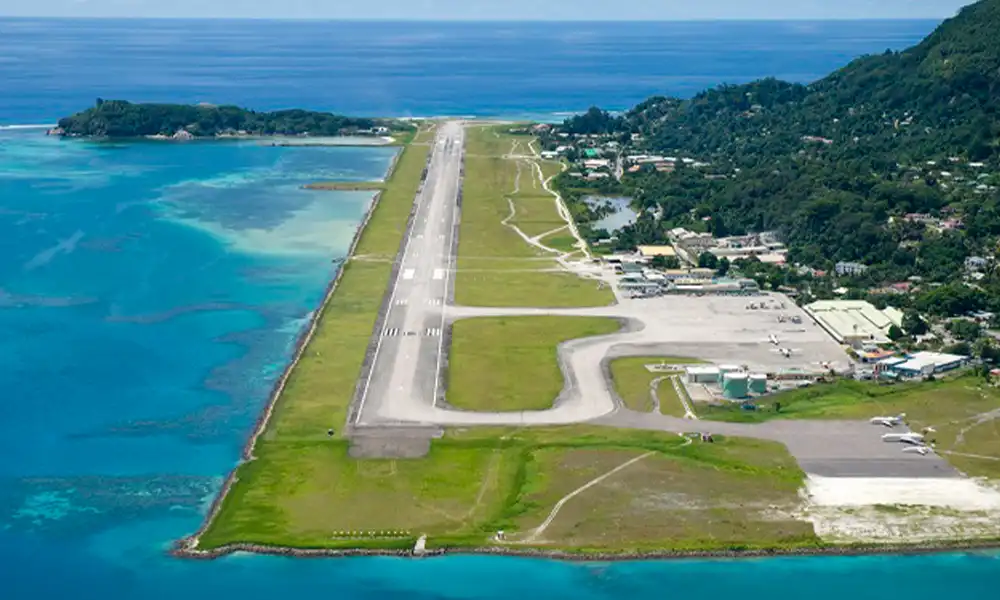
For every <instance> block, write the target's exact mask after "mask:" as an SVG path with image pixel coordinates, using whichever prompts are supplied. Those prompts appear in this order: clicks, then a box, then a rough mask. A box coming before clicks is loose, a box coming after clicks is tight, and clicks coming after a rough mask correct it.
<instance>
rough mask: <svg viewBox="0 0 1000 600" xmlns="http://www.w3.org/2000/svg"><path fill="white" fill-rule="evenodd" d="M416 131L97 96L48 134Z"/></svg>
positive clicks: (373, 121)
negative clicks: (90, 103)
mask: <svg viewBox="0 0 1000 600" xmlns="http://www.w3.org/2000/svg"><path fill="white" fill-rule="evenodd" d="M413 129H414V126H413V125H412V124H410V123H406V122H404V121H400V120H397V119H383V118H365V117H346V116H343V115H335V114H332V113H327V112H316V111H309V110H302V109H290V110H278V111H273V112H256V111H253V110H249V109H246V108H241V107H238V106H232V105H222V106H216V105H214V104H151V103H132V102H127V101H124V100H103V99H100V98H98V99H97V102H96V104H95V105H94V106H92V107H90V108H88V109H86V110H84V111H82V112H79V113H76V114H74V115H71V116H69V117H65V118H63V119H60V120H59V123H58V126H57V127H56V128H54V129H52V130H50V131H49V134H50V135H58V136H64V137H85V138H150V139H174V140H187V139H202V138H244V137H257V136H302V137H334V136H388V135H390V134H392V133H397V132H408V131H411V130H413Z"/></svg>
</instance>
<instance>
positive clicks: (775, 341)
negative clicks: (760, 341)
mask: <svg viewBox="0 0 1000 600" xmlns="http://www.w3.org/2000/svg"><path fill="white" fill-rule="evenodd" d="M767 337H768V339H769V340H771V343H772V344H774V345H775V346H777V345H778V336H776V335H774V334H773V333H772V334H771V335H769V336H767Z"/></svg>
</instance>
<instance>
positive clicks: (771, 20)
mask: <svg viewBox="0 0 1000 600" xmlns="http://www.w3.org/2000/svg"><path fill="white" fill-rule="evenodd" d="M953 16H955V15H946V16H937V17H931V16H927V17H786V18H775V17H767V18H763V17H761V18H758V17H727V18H700V19H670V18H663V19H643V18H632V19H573V18H570V19H551V18H541V19H450V18H439V19H429V18H381V17H281V16H274V17H253V16H251V17H229V16H203V17H202V16H194V17H174V16H155V15H154V16H123V15H106V16H81V15H62V16H60V15H4V14H0V20H15V19H20V20H28V19H35V20H66V21H288V22H343V23H466V24H468V23H518V24H525V23H591V24H597V23H601V24H604V23H792V22H799V23H826V22H865V21H897V22H898V21H941V20H944V19H949V18H951V17H953Z"/></svg>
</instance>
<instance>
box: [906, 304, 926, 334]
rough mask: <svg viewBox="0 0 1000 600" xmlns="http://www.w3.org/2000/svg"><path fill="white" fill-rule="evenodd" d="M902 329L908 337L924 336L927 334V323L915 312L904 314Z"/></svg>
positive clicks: (909, 311) (910, 311)
mask: <svg viewBox="0 0 1000 600" xmlns="http://www.w3.org/2000/svg"><path fill="white" fill-rule="evenodd" d="M902 329H903V331H904V332H906V334H907V335H923V334H925V333H927V323H925V322H924V320H923V319H921V318H920V315H919V314H917V311H915V310H908V311H906V312H905V313H903V321H902Z"/></svg>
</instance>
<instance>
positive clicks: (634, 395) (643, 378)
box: [611, 356, 702, 417]
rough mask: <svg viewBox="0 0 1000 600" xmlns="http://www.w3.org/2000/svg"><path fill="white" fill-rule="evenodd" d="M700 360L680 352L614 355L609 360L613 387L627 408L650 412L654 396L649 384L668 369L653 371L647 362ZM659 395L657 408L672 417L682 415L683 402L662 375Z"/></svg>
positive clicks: (697, 361) (674, 362)
mask: <svg viewBox="0 0 1000 600" xmlns="http://www.w3.org/2000/svg"><path fill="white" fill-rule="evenodd" d="M700 362H702V361H700V360H698V359H695V358H686V357H679V356H631V357H628V358H617V359H615V360H613V361H611V379H612V381H613V382H614V385H615V391H617V392H618V396H619V397H620V398H621V399H622V402H624V403H625V406H626V407H627V408H630V409H632V410H637V411H640V412H650V411H651V410H653V399H652V397H651V396H650V393H649V386H650V384H651V383H652V381H653V380H654V379H656V378H658V377H664V376H666V375H667V374H668V373H667V372H658V373H653V372H651V371H649V370H648V369H647V368H646V365H650V364H658V363H667V364H677V365H682V364H696V363H700ZM657 393H658V394H659V397H660V412H661V413H663V414H665V415H671V416H675V417H683V416H684V405H683V404H681V401H680V399H679V398H678V397H677V393H676V392H675V391H674V388H673V386H672V385H671V384H670V381H669V380H668V379H664V380H663V381H661V382H660V385H659V386H658V387H657Z"/></svg>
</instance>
